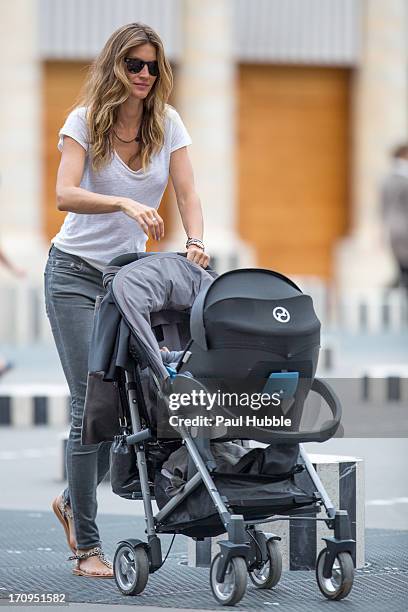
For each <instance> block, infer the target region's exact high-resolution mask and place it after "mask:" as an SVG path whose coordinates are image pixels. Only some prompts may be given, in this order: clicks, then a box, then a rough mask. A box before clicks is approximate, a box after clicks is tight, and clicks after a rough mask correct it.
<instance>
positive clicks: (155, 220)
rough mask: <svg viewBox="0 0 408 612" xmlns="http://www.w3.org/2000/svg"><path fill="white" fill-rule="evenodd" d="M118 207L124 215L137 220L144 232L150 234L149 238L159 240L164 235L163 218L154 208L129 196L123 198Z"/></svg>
mask: <svg viewBox="0 0 408 612" xmlns="http://www.w3.org/2000/svg"><path fill="white" fill-rule="evenodd" d="M120 208H121V211H122V212H124V213H125V215H127V216H128V217H130V218H131V219H134V220H135V221H137V222H138V223H139V225H140V227H141V228H142V230H143V231H144V232H145V234H147V235H150V236H151V238H154V239H155V240H160V239H161V238H163V237H164V223H163V219H162V218H161V216H160V215H159V213H158V212H157V210H156V209H155V208H152V207H151V206H145V205H144V204H140V202H136V201H135V200H131V199H130V198H126V199H124V200H123V201H122V202H121V204H120Z"/></svg>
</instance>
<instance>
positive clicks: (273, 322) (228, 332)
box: [190, 268, 320, 354]
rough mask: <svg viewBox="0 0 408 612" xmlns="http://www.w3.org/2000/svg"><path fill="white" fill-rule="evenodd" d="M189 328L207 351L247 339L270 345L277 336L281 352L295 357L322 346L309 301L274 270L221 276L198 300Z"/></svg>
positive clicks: (254, 270) (231, 273)
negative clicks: (306, 347) (311, 346)
mask: <svg viewBox="0 0 408 612" xmlns="http://www.w3.org/2000/svg"><path fill="white" fill-rule="evenodd" d="M190 327H191V336H192V339H193V340H194V341H195V342H196V343H197V344H198V345H199V346H200V347H201V348H202V349H203V350H207V349H208V348H220V347H222V346H225V345H226V344H228V345H231V343H232V344H234V343H237V342H238V343H241V342H242V341H243V340H245V339H249V338H251V339H252V341H253V342H255V343H257V344H258V345H259V344H262V343H263V342H264V341H265V342H267V343H268V344H269V343H270V340H271V338H275V339H276V340H275V342H274V347H275V349H276V350H277V352H280V353H284V354H286V353H288V352H290V353H292V354H293V353H294V352H296V351H298V350H301V349H302V348H303V347H304V346H305V344H306V345H308V346H310V345H316V344H319V342H320V321H319V320H318V318H317V316H316V314H315V311H314V308H313V303H312V300H311V298H310V297H309V296H307V295H304V294H303V293H302V291H301V290H300V289H299V287H297V286H296V285H295V283H293V282H292V281H291V280H290V279H288V278H286V277H285V276H283V275H282V274H278V273H276V272H272V271H271V270H262V269H252V268H249V269H241V270H234V271H232V272H228V273H226V274H223V275H222V276H220V277H218V278H217V279H216V280H215V281H214V282H213V283H212V284H211V285H210V286H209V287H207V288H206V289H205V290H204V291H202V292H201V293H200V294H199V295H198V297H197V299H196V300H195V302H194V305H193V308H192V311H191V322H190ZM279 337H281V343H280V342H279Z"/></svg>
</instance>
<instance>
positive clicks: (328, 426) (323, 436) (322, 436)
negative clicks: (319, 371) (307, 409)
mask: <svg viewBox="0 0 408 612" xmlns="http://www.w3.org/2000/svg"><path fill="white" fill-rule="evenodd" d="M311 391H314V392H315V393H317V394H318V395H320V396H321V397H322V398H323V399H324V401H325V402H326V404H327V405H328V406H329V408H330V411H331V413H332V419H330V420H329V421H326V422H325V423H324V425H323V427H322V428H321V429H320V430H319V431H304V432H296V431H288V432H280V431H271V432H270V437H271V442H272V441H275V440H276V441H277V440H280V441H281V442H293V443H294V444H295V443H299V444H300V443H302V442H326V440H329V439H330V438H332V437H333V436H334V434H335V433H336V431H337V429H338V428H339V425H340V420H341V416H342V409H341V404H340V400H339V398H338V397H337V395H336V394H335V392H334V391H333V389H332V388H331V386H330V385H329V384H328V383H327V382H325V381H324V380H322V379H320V378H315V379H314V380H313V383H312V386H311Z"/></svg>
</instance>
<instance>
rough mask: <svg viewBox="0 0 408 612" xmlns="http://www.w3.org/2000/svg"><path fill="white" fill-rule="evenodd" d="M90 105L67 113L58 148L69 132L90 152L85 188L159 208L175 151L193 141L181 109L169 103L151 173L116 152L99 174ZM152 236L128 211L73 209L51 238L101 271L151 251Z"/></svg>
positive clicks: (152, 159)
mask: <svg viewBox="0 0 408 612" xmlns="http://www.w3.org/2000/svg"><path fill="white" fill-rule="evenodd" d="M85 115H86V108H85V107H78V108H76V109H74V110H73V111H72V112H71V113H70V114H69V115H68V117H67V120H66V121H65V123H64V126H63V127H62V128H61V130H60V132H59V142H58V149H59V150H60V151H62V147H63V139H64V136H70V137H71V138H73V139H74V140H76V141H77V142H79V144H80V145H82V146H83V148H84V149H85V151H86V152H87V154H86V158H85V166H84V173H83V176H82V180H81V183H80V186H81V187H83V188H84V189H87V190H88V191H92V192H94V193H101V194H104V195H114V196H121V197H127V198H132V199H133V200H136V201H137V202H140V203H141V204H145V205H146V206H151V207H152V208H156V209H157V208H158V207H159V204H160V201H161V199H162V196H163V193H164V190H165V188H166V185H167V182H168V178H169V165H170V154H171V153H172V152H173V151H175V150H176V149H179V148H180V147H185V146H187V145H189V144H191V138H190V136H189V134H188V132H187V130H186V128H185V126H184V124H183V122H182V120H181V118H180V115H179V114H178V113H177V111H176V110H175V109H174V108H172V107H171V106H167V107H166V119H165V135H164V144H163V147H162V149H161V151H160V152H159V153H157V154H156V155H153V157H152V158H151V162H150V165H149V167H148V168H147V169H146V172H143V170H142V169H140V170H136V171H135V170H131V169H130V168H129V167H128V166H127V165H126V164H125V163H124V162H123V161H122V160H121V158H120V157H119V155H118V154H117V153H116V152H115V153H114V155H113V157H112V159H111V161H110V162H109V163H108V164H107V165H106V166H104V167H103V168H102V169H101V170H99V171H98V172H95V171H94V170H93V169H92V165H91V163H90V148H89V138H88V128H87V123H86V118H85ZM147 238H148V237H147V235H146V234H145V233H144V232H143V230H142V228H141V227H140V225H139V224H138V223H137V221H135V220H134V219H131V218H130V217H128V216H127V215H126V214H125V213H123V212H120V211H119V212H113V213H102V214H80V213H73V212H69V213H68V214H67V216H66V217H65V220H64V223H63V224H62V226H61V229H60V231H59V232H58V234H57V235H56V236H54V238H53V239H52V240H51V242H52V243H53V244H54V245H55V246H56V247H57V248H58V249H60V250H61V251H65V252H66V253H71V254H73V255H78V256H79V257H82V258H83V259H84V260H85V261H87V262H88V263H90V264H91V265H92V266H94V267H95V268H97V269H98V270H103V268H104V267H105V266H106V265H107V264H108V263H109V262H110V261H111V260H112V259H113V258H114V257H116V256H118V255H122V254H124V253H134V252H137V251H139V252H140V251H145V250H146V241H147Z"/></svg>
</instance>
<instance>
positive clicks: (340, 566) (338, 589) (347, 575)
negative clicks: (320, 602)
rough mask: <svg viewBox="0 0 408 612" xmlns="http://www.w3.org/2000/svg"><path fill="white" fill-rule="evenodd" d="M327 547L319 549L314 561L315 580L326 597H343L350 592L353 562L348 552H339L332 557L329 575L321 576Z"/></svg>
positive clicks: (336, 598)
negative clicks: (327, 576) (326, 576)
mask: <svg viewBox="0 0 408 612" xmlns="http://www.w3.org/2000/svg"><path fill="white" fill-rule="evenodd" d="M326 553H327V548H324V549H323V550H321V551H320V553H319V556H318V558H317V562H316V580H317V584H318V587H319V589H320V591H321V592H322V593H323V595H324V596H325V597H327V599H332V600H334V599H335V600H339V599H344V597H347V595H348V594H349V593H350V591H351V588H352V586H353V580H354V563H353V559H352V556H351V555H350V553H348V552H339V553H338V554H337V556H336V557H335V559H334V563H333V567H332V571H331V576H330V578H325V577H324V576H323V567H324V560H325V557H326Z"/></svg>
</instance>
